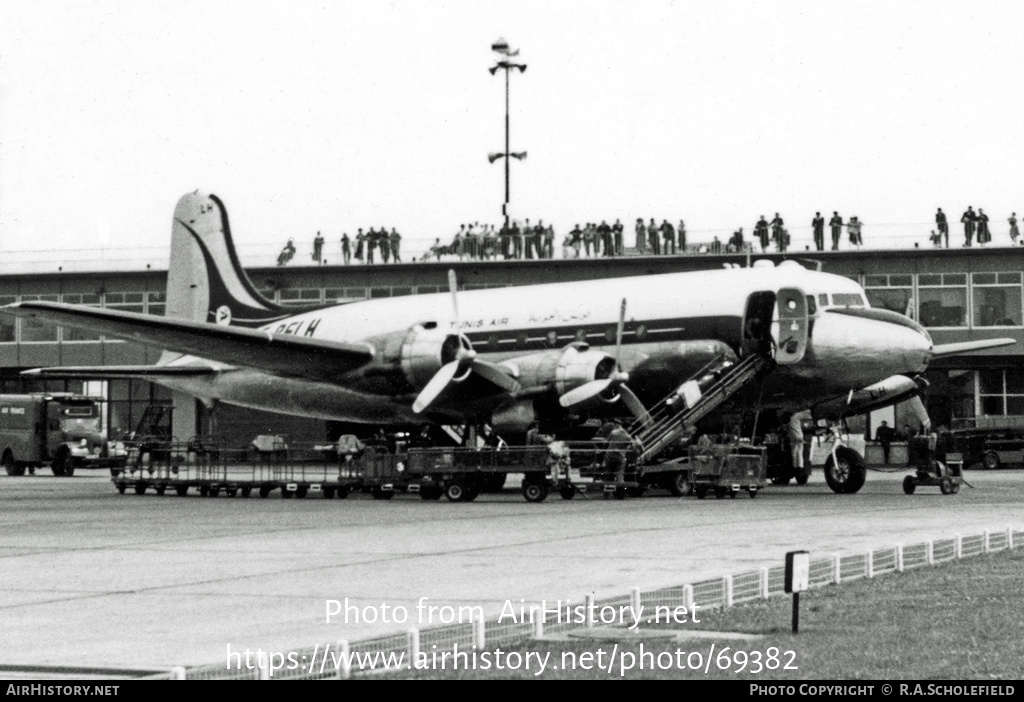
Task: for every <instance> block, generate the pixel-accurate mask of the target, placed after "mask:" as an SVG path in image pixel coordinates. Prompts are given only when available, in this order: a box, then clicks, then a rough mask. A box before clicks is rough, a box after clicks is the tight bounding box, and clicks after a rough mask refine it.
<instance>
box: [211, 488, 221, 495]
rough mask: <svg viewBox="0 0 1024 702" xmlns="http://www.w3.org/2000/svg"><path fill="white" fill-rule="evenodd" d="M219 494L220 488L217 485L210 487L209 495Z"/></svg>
mask: <svg viewBox="0 0 1024 702" xmlns="http://www.w3.org/2000/svg"><path fill="white" fill-rule="evenodd" d="M219 494H220V488H219V487H211V488H210V497H217V495H219Z"/></svg>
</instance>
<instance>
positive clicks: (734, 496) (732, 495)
mask: <svg viewBox="0 0 1024 702" xmlns="http://www.w3.org/2000/svg"><path fill="white" fill-rule="evenodd" d="M738 494H740V491H739V490H730V491H729V498H730V499H732V500H735V499H736V495H738Z"/></svg>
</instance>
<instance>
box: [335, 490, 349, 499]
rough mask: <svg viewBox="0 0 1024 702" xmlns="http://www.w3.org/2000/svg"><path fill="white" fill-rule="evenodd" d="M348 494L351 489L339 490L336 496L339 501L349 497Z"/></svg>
mask: <svg viewBox="0 0 1024 702" xmlns="http://www.w3.org/2000/svg"><path fill="white" fill-rule="evenodd" d="M348 493H349V489H348V488H338V490H337V492H335V493H334V495H335V496H336V497H337V498H338V499H339V500H344V499H345V498H346V497H348Z"/></svg>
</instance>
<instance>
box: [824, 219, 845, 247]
mask: <svg viewBox="0 0 1024 702" xmlns="http://www.w3.org/2000/svg"><path fill="white" fill-rule="evenodd" d="M828 226H829V227H831V228H832V250H833V251H838V250H839V239H840V237H842V235H843V218H842V217H840V216H839V213H838V212H835V211H833V212H832V219H830V220H829V221H828Z"/></svg>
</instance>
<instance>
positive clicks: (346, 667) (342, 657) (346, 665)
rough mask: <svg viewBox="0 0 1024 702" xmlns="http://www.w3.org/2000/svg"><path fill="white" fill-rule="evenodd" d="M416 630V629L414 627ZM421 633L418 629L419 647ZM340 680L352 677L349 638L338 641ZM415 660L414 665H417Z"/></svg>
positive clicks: (417, 644) (417, 643) (417, 642)
mask: <svg viewBox="0 0 1024 702" xmlns="http://www.w3.org/2000/svg"><path fill="white" fill-rule="evenodd" d="M413 631H416V629H413ZM419 640H420V633H419V632H418V631H416V646H417V648H418V647H419ZM338 652H339V656H338V680H348V679H350V678H351V677H352V658H351V653H350V652H349V646H348V639H342V640H341V641H339V642H338ZM415 663H416V662H415V661H413V665H415Z"/></svg>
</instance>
